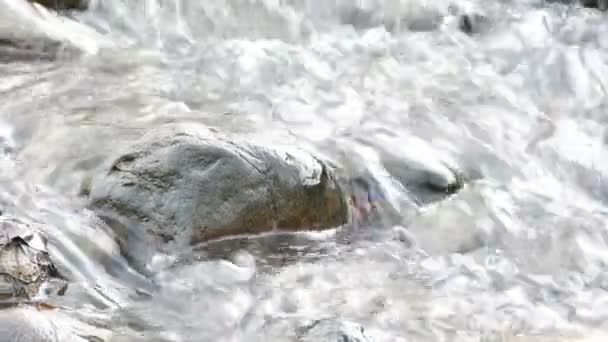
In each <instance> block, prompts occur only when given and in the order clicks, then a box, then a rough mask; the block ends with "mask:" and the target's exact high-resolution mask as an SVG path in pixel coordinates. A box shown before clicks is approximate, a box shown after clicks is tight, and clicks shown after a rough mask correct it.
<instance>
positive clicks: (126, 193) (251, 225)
mask: <svg viewBox="0 0 608 342" xmlns="http://www.w3.org/2000/svg"><path fill="white" fill-rule="evenodd" d="M90 207H91V208H92V209H94V210H95V211H96V212H97V213H98V214H99V215H100V216H101V217H102V218H104V219H105V220H106V221H107V222H108V223H109V224H110V225H111V226H112V227H113V228H114V229H115V230H117V232H118V235H120V236H121V238H122V240H123V241H122V242H123V243H125V242H127V241H126V240H127V239H134V237H135V236H139V237H140V238H141V234H140V233H141V230H145V231H146V232H147V233H152V234H151V235H152V236H154V237H155V241H156V242H160V243H161V245H162V243H163V242H169V241H174V242H180V244H179V245H184V244H188V243H196V242H201V241H206V240H209V239H214V238H219V237H224V236H231V235H239V234H254V233H260V232H267V231H271V230H273V229H277V230H287V231H298V230H321V229H327V228H333V227H337V226H340V225H342V224H344V223H346V221H347V214H348V212H347V205H346V202H345V199H344V197H343V195H342V191H341V189H340V187H339V186H338V184H337V182H336V180H335V179H334V177H333V175H332V172H331V170H330V169H329V167H328V166H327V165H326V164H325V163H324V162H322V161H320V160H319V159H317V158H315V157H314V156H312V155H310V154H308V153H307V152H304V151H302V150H299V149H296V148H293V147H269V146H261V145H258V144H255V143H253V142H249V141H242V140H234V139H232V138H231V137H229V136H225V135H222V134H220V133H218V132H217V131H214V130H211V129H207V128H203V129H201V130H187V129H182V128H179V127H178V126H171V127H167V128H164V129H160V130H159V131H155V132H152V133H150V134H147V135H146V136H144V137H143V138H142V139H141V140H140V141H139V142H138V143H136V144H135V145H134V146H132V147H131V148H129V149H128V150H127V151H126V152H124V153H123V154H122V155H121V156H120V157H118V158H117V159H116V160H115V161H114V162H113V163H112V165H111V166H110V167H109V169H108V170H107V172H106V173H105V174H103V175H102V176H101V177H99V178H98V179H95V180H94V181H93V185H92V188H91V193H90ZM134 230H135V231H134ZM146 235H149V234H146ZM129 243H130V241H129Z"/></svg>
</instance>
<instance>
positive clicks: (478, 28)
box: [458, 13, 489, 34]
mask: <svg viewBox="0 0 608 342" xmlns="http://www.w3.org/2000/svg"><path fill="white" fill-rule="evenodd" d="M488 24H489V21H488V18H487V17H485V16H483V15H481V14H476V13H466V14H462V15H460V16H459V17H458V28H459V29H460V30H461V31H462V32H464V33H466V34H475V33H481V32H483V31H484V30H485V29H486V28H487V27H488Z"/></svg>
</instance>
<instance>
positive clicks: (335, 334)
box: [298, 319, 370, 342]
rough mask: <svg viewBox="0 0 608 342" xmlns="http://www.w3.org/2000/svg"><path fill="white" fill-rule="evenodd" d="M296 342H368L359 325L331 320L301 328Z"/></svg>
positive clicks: (320, 321)
mask: <svg viewBox="0 0 608 342" xmlns="http://www.w3.org/2000/svg"><path fill="white" fill-rule="evenodd" d="M300 330H301V331H300V332H299V335H300V337H299V338H298V342H369V341H370V340H369V339H368V338H367V337H366V336H365V330H364V329H363V327H362V326H360V325H359V324H356V323H353V322H347V321H336V320H332V319H324V320H319V321H316V322H314V323H312V324H311V325H309V326H306V327H303V328H302V329H300Z"/></svg>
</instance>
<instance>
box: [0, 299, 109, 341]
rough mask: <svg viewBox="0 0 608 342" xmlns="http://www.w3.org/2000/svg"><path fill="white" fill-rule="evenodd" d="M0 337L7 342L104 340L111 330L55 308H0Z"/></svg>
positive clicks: (106, 339) (107, 337) (107, 338)
mask: <svg viewBox="0 0 608 342" xmlns="http://www.w3.org/2000/svg"><path fill="white" fill-rule="evenodd" d="M0 337H1V338H0V340H1V341H10V342H21V341H23V342H59V341H61V342H92V341H95V342H104V341H110V338H111V337H112V333H111V332H110V331H108V330H105V329H100V328H96V327H93V326H91V325H88V324H85V323H83V322H80V321H78V320H75V319H73V318H71V317H69V316H67V315H65V314H64V313H62V312H61V311H58V310H39V309H36V308H33V307H18V308H11V309H7V310H0Z"/></svg>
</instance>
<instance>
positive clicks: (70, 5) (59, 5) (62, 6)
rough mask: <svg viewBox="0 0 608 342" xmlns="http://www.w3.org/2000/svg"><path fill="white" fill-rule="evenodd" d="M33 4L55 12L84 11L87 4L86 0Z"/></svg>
mask: <svg viewBox="0 0 608 342" xmlns="http://www.w3.org/2000/svg"><path fill="white" fill-rule="evenodd" d="M33 2H36V3H39V4H41V5H42V6H44V7H47V8H51V9H55V10H67V9H76V10H84V9H86V8H87V6H88V4H89V1H88V0H33Z"/></svg>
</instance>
